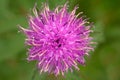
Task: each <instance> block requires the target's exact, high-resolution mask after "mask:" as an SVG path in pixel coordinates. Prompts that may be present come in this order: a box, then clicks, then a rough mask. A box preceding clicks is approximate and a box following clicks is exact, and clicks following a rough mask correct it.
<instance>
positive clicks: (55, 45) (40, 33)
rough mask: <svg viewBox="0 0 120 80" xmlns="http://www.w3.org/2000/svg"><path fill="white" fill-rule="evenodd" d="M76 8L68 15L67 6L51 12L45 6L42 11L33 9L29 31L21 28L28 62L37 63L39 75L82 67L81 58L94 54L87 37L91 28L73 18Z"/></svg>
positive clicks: (77, 18) (62, 72) (77, 16)
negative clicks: (26, 47) (91, 52)
mask: <svg viewBox="0 0 120 80" xmlns="http://www.w3.org/2000/svg"><path fill="white" fill-rule="evenodd" d="M77 9H78V7H75V8H74V10H73V11H71V12H68V5H67V3H66V4H65V5H64V6H58V7H56V8H55V9H54V10H53V11H52V10H50V9H49V7H48V5H47V4H44V8H43V10H42V11H40V12H38V11H37V10H36V8H35V7H34V8H33V13H34V15H35V16H29V21H28V22H29V28H28V29H24V28H23V27H20V28H21V30H22V31H23V32H24V34H25V35H26V36H27V39H26V41H25V43H26V44H27V45H29V46H30V49H29V50H28V52H29V54H28V58H27V59H28V61H33V60H36V61H37V62H38V69H39V70H40V72H48V73H53V74H55V75H58V74H62V75H64V72H67V71H68V70H71V71H72V68H73V67H74V68H75V69H77V70H79V67H78V64H82V65H84V64H85V59H84V56H85V55H88V53H89V51H91V50H93V47H92V46H91V44H92V43H93V42H92V37H90V32H92V30H90V27H91V25H89V24H88V22H87V19H84V18H83V17H79V15H80V14H81V12H80V13H78V14H77V15H75V13H76V10H77Z"/></svg>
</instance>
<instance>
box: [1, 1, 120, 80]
mask: <svg viewBox="0 0 120 80" xmlns="http://www.w3.org/2000/svg"><path fill="white" fill-rule="evenodd" d="M46 1H47V2H48V3H49V5H50V8H51V9H54V8H55V6H57V5H59V4H64V3H65V1H66V0H46ZM35 2H37V4H38V7H39V8H40V7H41V3H42V2H45V0H0V80H120V72H119V70H120V49H119V48H120V5H119V3H120V0H70V1H69V5H70V7H69V9H70V10H72V9H73V8H74V6H75V5H78V6H79V9H78V10H77V12H80V11H82V12H84V15H87V17H89V18H90V20H89V21H90V22H94V25H95V26H94V27H93V29H94V30H95V31H94V34H93V36H94V38H95V41H97V42H98V44H97V46H96V49H95V51H94V53H93V52H91V56H90V57H88V58H87V60H86V66H85V67H83V66H81V65H80V66H79V67H80V71H76V70H74V72H73V73H70V72H68V73H66V74H65V76H64V77H62V76H58V77H55V76H53V75H48V74H41V75H40V74H39V73H38V72H36V71H35V67H36V62H35V61H33V62H30V63H28V62H27V60H26V57H27V55H26V52H27V50H26V46H25V45H24V38H25V37H24V35H22V34H21V33H19V32H18V31H19V29H18V27H17V25H18V24H20V25H22V26H24V27H27V26H28V24H27V18H26V17H27V14H29V13H30V12H31V9H32V8H33V6H34V4H35ZM33 78H34V79H33Z"/></svg>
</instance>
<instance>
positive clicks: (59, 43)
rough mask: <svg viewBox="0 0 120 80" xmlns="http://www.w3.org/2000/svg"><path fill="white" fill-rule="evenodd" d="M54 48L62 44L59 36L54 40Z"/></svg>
mask: <svg viewBox="0 0 120 80" xmlns="http://www.w3.org/2000/svg"><path fill="white" fill-rule="evenodd" d="M54 43H55V46H56V48H60V47H61V46H62V40H61V39H60V38H58V39H56V40H55V41H54Z"/></svg>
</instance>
